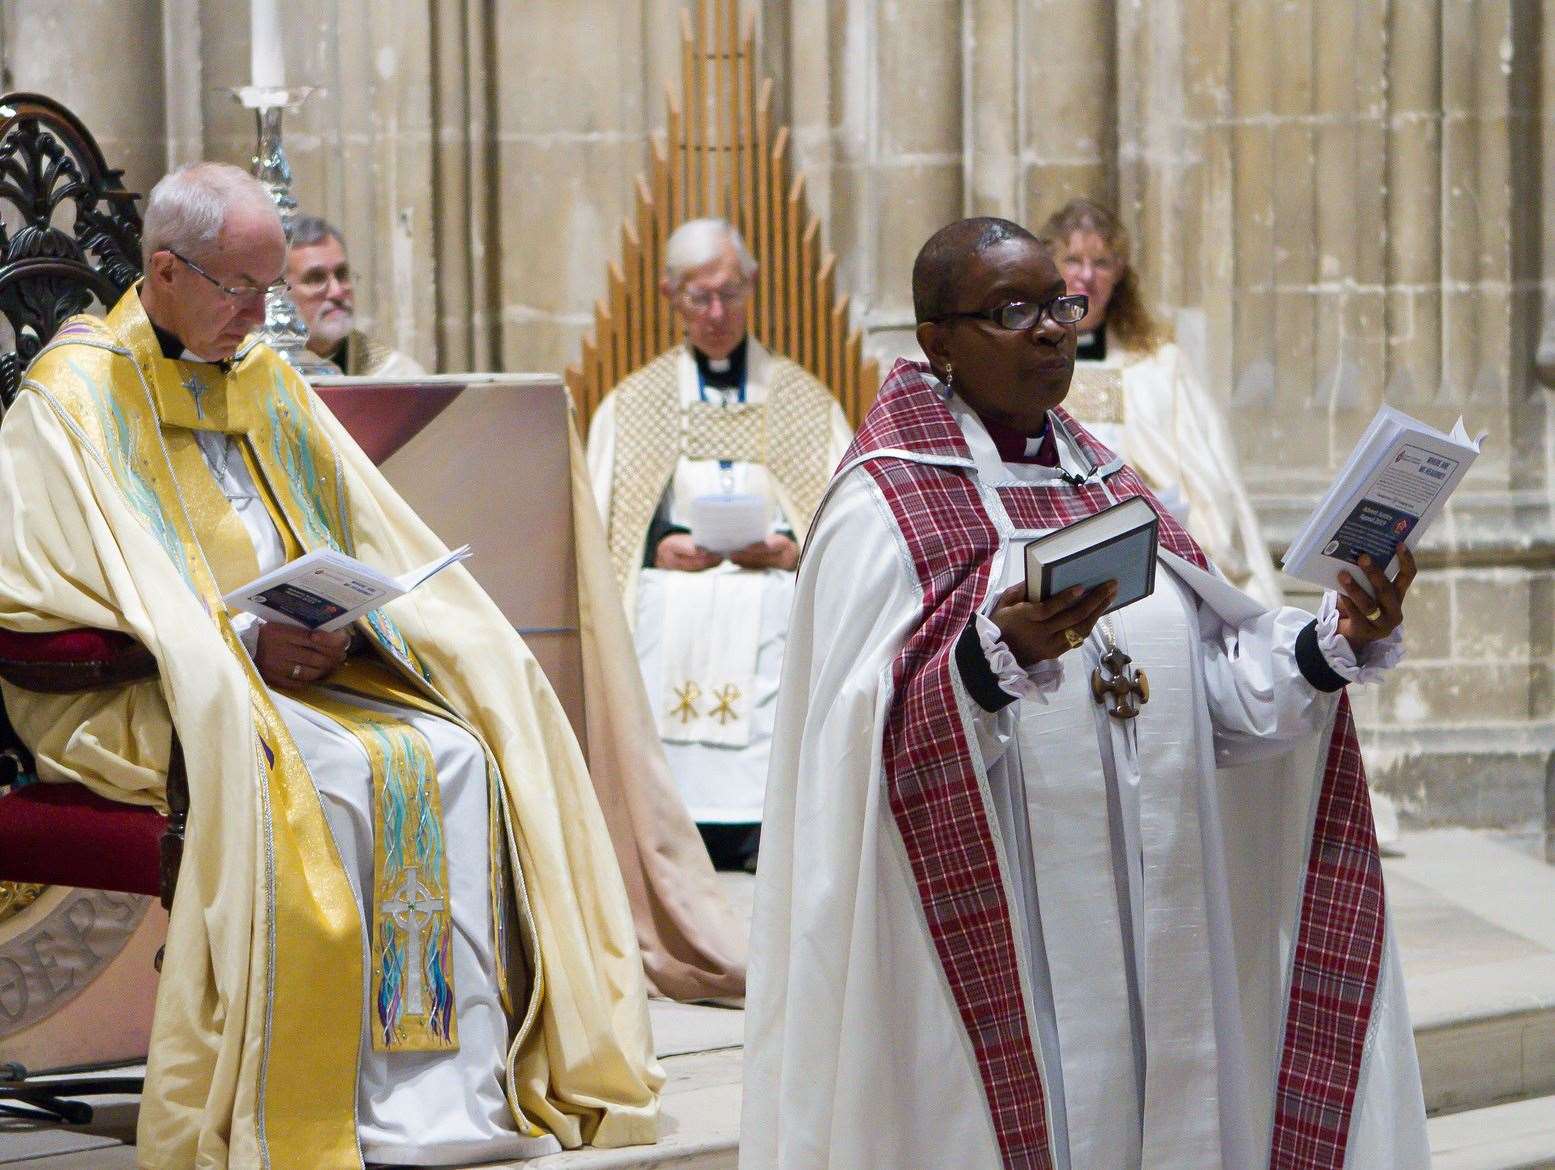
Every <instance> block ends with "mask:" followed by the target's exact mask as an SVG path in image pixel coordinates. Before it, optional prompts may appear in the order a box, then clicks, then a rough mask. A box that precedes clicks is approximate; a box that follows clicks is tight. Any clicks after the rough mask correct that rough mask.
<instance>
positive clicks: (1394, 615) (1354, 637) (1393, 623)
mask: <svg viewBox="0 0 1555 1170" xmlns="http://www.w3.org/2000/svg"><path fill="white" fill-rule="evenodd" d="M1359 568H1360V570H1361V572H1363V573H1365V574H1366V580H1367V581H1369V582H1370V583H1371V593H1370V594H1368V593H1367V592H1366V590H1364V589H1362V588H1361V586H1360V583H1359V582H1358V581H1356V579H1355V578H1354V577H1353V576H1352V575H1351V574H1349V573H1340V574H1339V590H1340V592H1339V632H1340V633H1341V634H1343V635H1344V638H1345V641H1347V642H1349V643H1350V646H1351V648H1352V649H1354V650H1357V651H1358V650H1360V648H1361V647H1362V646H1364V645H1366V644H1367V643H1368V642H1380V641H1381V640H1382V639H1383V638H1386V637H1387V636H1388V635H1389V634H1391V633H1392V632H1393V631H1394V630H1396V629H1397V628H1398V627H1399V626H1400V625H1402V624H1403V621H1404V594H1406V593H1408V592H1409V586H1410V584H1411V583H1412V582H1413V581H1414V579H1415V554H1414V553H1412V552H1410V551H1409V549H1408V548H1407V547H1405V546H1404V545H1402V544H1401V545H1399V546H1398V576H1397V577H1395V578H1394V579H1393V580H1391V581H1389V580H1388V578H1387V576H1386V574H1384V573H1383V571H1382V569H1381V567H1380V566H1379V565H1378V564H1377V563H1376V562H1375V561H1373V560H1372V559H1371V558H1370V557H1368V556H1365V555H1363V556H1362V557H1361V559H1360V562H1359ZM1373 595H1375V597H1376V600H1373V599H1372V597H1373Z"/></svg>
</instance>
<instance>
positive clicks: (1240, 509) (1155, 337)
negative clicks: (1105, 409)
mask: <svg viewBox="0 0 1555 1170" xmlns="http://www.w3.org/2000/svg"><path fill="white" fill-rule="evenodd" d="M1038 234H1039V235H1040V236H1041V237H1042V238H1043V239H1044V240H1047V241H1049V242H1050V243H1051V244H1052V245H1053V248H1054V249H1055V251H1056V252H1057V254H1058V268H1059V272H1060V273H1062V274H1063V277H1064V284H1065V286H1066V287H1067V289H1068V291H1069V292H1071V293H1082V294H1084V295H1085V296H1086V297H1088V298H1089V300H1090V308H1089V311H1088V312H1087V313H1086V315H1085V318H1084V320H1082V321H1081V322H1080V324H1079V326H1078V327H1077V329H1076V332H1077V333H1078V335H1079V340H1078V346H1077V350H1076V359H1077V360H1078V361H1080V362H1092V361H1093V362H1098V363H1101V364H1102V365H1105V366H1106V367H1108V368H1112V369H1116V370H1118V371H1119V372H1120V374H1121V376H1122V381H1123V403H1122V406H1123V418H1122V421H1121V422H1116V421H1109V420H1101V419H1092V418H1087V417H1085V416H1084V414H1082V413H1080V412H1078V411H1076V412H1075V413H1076V416H1077V417H1078V418H1079V420H1080V421H1081V422H1082V423H1084V424H1085V425H1086V427H1087V428H1088V429H1089V430H1090V432H1091V433H1092V434H1093V435H1095V436H1096V437H1097V438H1098V439H1100V440H1101V441H1102V442H1103V443H1105V444H1106V445H1107V446H1109V447H1111V448H1112V449H1113V450H1114V451H1116V452H1117V453H1118V454H1120V455H1122V456H1123V458H1124V460H1126V461H1127V463H1128V464H1129V466H1130V467H1132V468H1133V469H1134V470H1135V471H1137V472H1139V474H1140V475H1142V476H1144V479H1145V483H1147V484H1148V485H1149V486H1150V490H1151V491H1153V492H1154V493H1155V494H1156V496H1157V497H1159V498H1160V500H1161V502H1162V503H1163V504H1165V505H1166V506H1167V507H1168V508H1170V509H1171V510H1172V512H1173V514H1174V515H1176V516H1177V518H1178V519H1179V520H1180V521H1182V523H1183V525H1184V527H1186V528H1187V529H1188V531H1189V532H1190V533H1192V535H1193V537H1194V539H1195V540H1197V541H1198V542H1199V543H1200V544H1201V545H1203V546H1204V550H1205V551H1206V552H1207V553H1209V556H1210V559H1211V560H1212V561H1214V562H1215V567H1216V568H1218V569H1219V570H1220V571H1221V572H1222V573H1224V574H1225V575H1226V576H1227V577H1228V578H1230V580H1231V581H1232V582H1233V583H1234V584H1236V585H1237V586H1238V587H1239V588H1241V589H1243V590H1245V591H1246V592H1247V593H1248V594H1250V595H1251V596H1253V597H1256V598H1257V599H1258V600H1259V601H1261V602H1263V603H1264V605H1265V606H1271V607H1272V606H1278V605H1279V604H1280V603H1281V601H1282V596H1281V591H1280V583H1279V576H1278V574H1276V572H1275V570H1274V562H1273V560H1272V559H1271V557H1270V555H1269V546H1268V545H1267V543H1265V541H1264V538H1263V531H1262V529H1261V528H1260V527H1259V524H1258V514H1257V513H1256V512H1255V511H1254V510H1253V504H1252V501H1251V500H1250V499H1249V498H1248V495H1247V488H1246V486H1245V485H1244V484H1243V482H1242V470H1241V468H1240V467H1239V466H1238V463H1237V457H1236V445H1235V444H1234V443H1233V442H1232V439H1231V433H1230V431H1229V430H1228V429H1227V427H1226V420H1225V417H1224V416H1223V415H1222V414H1221V412H1220V408H1219V407H1218V406H1217V405H1216V404H1215V401H1214V400H1213V399H1212V398H1211V397H1210V396H1209V394H1208V393H1207V392H1206V391H1205V389H1204V386H1203V384H1202V383H1200V381H1199V379H1198V377H1197V375H1195V374H1194V372H1193V369H1192V367H1191V365H1190V364H1189V362H1188V360H1187V357H1186V355H1185V354H1184V353H1183V352H1182V350H1181V349H1180V348H1178V346H1177V345H1176V344H1175V343H1174V342H1173V341H1172V340H1171V339H1170V337H1169V336H1168V332H1167V330H1165V329H1164V328H1163V327H1162V326H1161V325H1160V323H1159V322H1157V321H1156V320H1155V319H1154V317H1152V316H1151V314H1150V311H1149V310H1148V309H1147V308H1146V307H1145V302H1144V298H1143V297H1142V296H1141V294H1140V289H1139V274H1138V273H1137V272H1136V271H1135V270H1134V267H1133V263H1132V257H1131V250H1132V249H1131V246H1130V242H1129V237H1128V230H1127V229H1126V228H1125V227H1124V226H1123V223H1122V221H1121V220H1119V219H1118V217H1117V216H1116V215H1115V214H1113V213H1112V212H1111V211H1110V210H1108V209H1107V208H1105V207H1103V206H1102V205H1101V204H1099V203H1096V202H1093V201H1092V200H1090V199H1083V198H1082V199H1071V200H1070V201H1069V202H1068V203H1066V204H1064V206H1063V207H1061V208H1060V209H1059V210H1058V211H1056V212H1054V213H1053V215H1052V216H1051V217H1049V219H1048V221H1047V223H1046V224H1045V225H1043V228H1042V231H1041V232H1039V233H1038Z"/></svg>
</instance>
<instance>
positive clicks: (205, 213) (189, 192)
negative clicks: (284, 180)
mask: <svg viewBox="0 0 1555 1170" xmlns="http://www.w3.org/2000/svg"><path fill="white" fill-rule="evenodd" d="M240 203H251V204H252V205H253V206H255V207H261V206H262V207H265V208H268V209H269V211H270V212H271V214H273V215H275V217H276V222H277V223H280V213H279V212H277V211H276V210H275V203H274V202H273V201H272V200H271V198H270V194H269V192H268V191H266V190H265V188H264V185H263V184H262V183H260V181H259V180H258V179H256V178H254V176H253V175H251V174H249V173H248V172H247V171H245V170H243V169H242V168H241V167H235V166H233V165H232V164H231V163H220V162H192V163H185V164H184V165H183V166H181V167H179V168H178V169H177V170H176V171H173V172H171V173H169V174H166V175H163V176H162V178H160V179H158V180H157V185H156V186H155V187H153V188H151V194H150V195H149V196H147V197H146V212H145V215H144V216H143V218H142V226H141V233H140V256H141V265H142V267H144V268H148V269H149V268H150V267H151V257H152V256H153V255H154V254H155V253H157V252H161V251H169V252H178V253H180V254H181V255H183V256H187V257H188V258H189V259H191V260H194V261H199V260H201V259H203V258H204V257H205V256H207V255H209V254H210V252H211V250H212V249H213V248H214V247H215V245H216V238H217V237H218V236H220V235H221V225H222V224H223V223H224V222H225V221H226V218H227V212H229V211H231V210H232V208H233V207H235V206H237V205H238V204H240Z"/></svg>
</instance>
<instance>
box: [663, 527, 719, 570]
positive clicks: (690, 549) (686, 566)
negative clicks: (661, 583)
mask: <svg viewBox="0 0 1555 1170" xmlns="http://www.w3.org/2000/svg"><path fill="white" fill-rule="evenodd" d="M721 560H723V558H722V557H721V556H719V555H718V554H717V553H711V552H708V551H707V550H706V549H705V548H701V547H699V546H698V545H697V542H696V541H694V540H692V539H691V534H690V533H689V532H672V533H670V534H669V535H668V536H666V537H665V538H664V539H663V540H661V541H659V544H658V547H657V548H655V549H654V550H653V567H654V568H655V569H677V570H679V571H680V572H682V573H700V572H701V571H702V570H703V569H711V568H712V567H713V566H714V565H716V564H718V562H719V561H721Z"/></svg>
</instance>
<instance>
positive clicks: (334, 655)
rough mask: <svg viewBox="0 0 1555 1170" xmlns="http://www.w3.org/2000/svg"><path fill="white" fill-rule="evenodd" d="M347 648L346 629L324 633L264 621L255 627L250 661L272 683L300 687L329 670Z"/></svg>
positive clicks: (343, 658)
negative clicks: (251, 659)
mask: <svg viewBox="0 0 1555 1170" xmlns="http://www.w3.org/2000/svg"><path fill="white" fill-rule="evenodd" d="M350 649H351V633H350V631H349V630H336V631H334V632H333V633H326V632H325V631H323V630H304V629H300V628H299V627H297V626H288V625H283V624H281V623H280V622H266V623H265V624H264V625H262V626H260V627H259V640H258V643H257V645H256V647H255V650H254V665H255V666H257V667H258V668H259V677H260V678H262V679H264V680H265V682H267V683H269V684H270V685H271V686H272V687H300V686H303V685H304V684H306V683H311V682H318V680H319V679H321V678H323V677H324V676H325V675H327V674H332V673H333V672H334V671H335V670H336V669H337V668H338V667H339V666H340V664H341V663H343V662H344V661H345V660H346V654H347V653H349V651H350Z"/></svg>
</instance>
